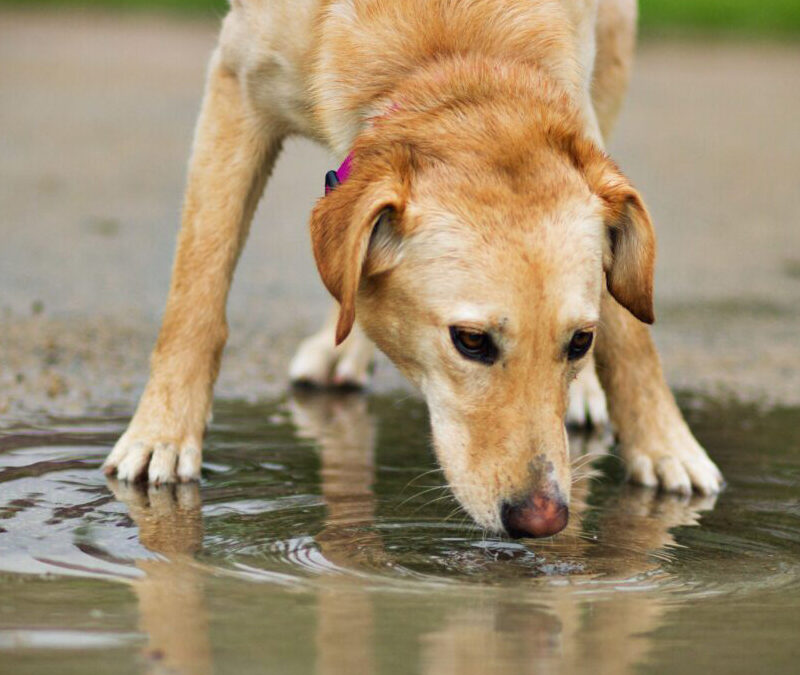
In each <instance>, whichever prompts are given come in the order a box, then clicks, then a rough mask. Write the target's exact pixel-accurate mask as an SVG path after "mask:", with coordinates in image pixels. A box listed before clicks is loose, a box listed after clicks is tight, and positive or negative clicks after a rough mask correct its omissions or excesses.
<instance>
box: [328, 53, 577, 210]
mask: <svg viewBox="0 0 800 675" xmlns="http://www.w3.org/2000/svg"><path fill="white" fill-rule="evenodd" d="M443 119H446V120H447V128H449V129H450V130H452V132H453V133H451V134H450V148H449V149H448V148H442V147H441V146H439V147H438V148H437V147H435V146H437V145H439V144H438V143H437V141H436V140H432V138H431V136H430V135H428V136H426V132H425V131H424V129H425V128H426V127H428V126H430V125H435V124H437V123H440V122H441V121H442V120H443ZM520 128H524V129H526V133H534V132H535V130H536V129H537V128H538V129H540V130H541V133H543V134H548V133H556V134H561V135H564V134H575V135H580V136H584V137H588V138H592V133H590V132H587V129H590V126H589V125H588V124H586V121H585V119H584V118H583V116H582V114H581V110H580V108H579V107H578V106H577V105H576V102H575V101H574V98H573V97H572V96H571V95H570V94H569V92H568V91H567V90H565V89H564V87H562V86H561V84H560V83H559V82H556V81H555V80H554V79H553V78H552V77H550V76H549V74H548V73H547V72H545V71H544V70H543V69H541V68H538V67H536V66H533V65H531V64H521V63H515V62H509V61H505V60H499V59H485V58H481V57H478V56H452V57H450V58H447V59H440V60H437V61H435V62H430V63H427V64H425V65H423V66H421V67H420V68H418V69H417V70H416V71H415V72H413V73H411V74H410V75H409V76H408V77H407V78H406V79H405V80H403V81H402V82H400V83H398V86H397V87H396V88H395V89H394V90H393V91H392V92H390V93H389V94H388V95H386V96H384V97H381V98H380V99H379V100H378V101H377V102H374V103H372V104H371V105H369V106H366V108H365V110H364V111H363V113H362V115H361V119H360V121H359V124H358V126H357V129H356V130H355V131H354V132H353V133H354V139H353V141H352V142H351V143H350V144H349V145H348V146H347V150H346V153H343V156H344V161H343V162H342V164H341V166H340V167H339V169H337V170H336V171H329V172H328V174H327V175H326V194H328V193H329V192H330V191H331V190H332V189H335V188H336V187H337V186H338V185H339V184H340V183H342V182H344V181H346V180H347V178H348V177H349V175H350V171H351V168H352V164H353V163H354V162H358V157H359V154H360V153H363V152H369V151H370V150H369V148H370V146H371V145H372V144H386V143H389V142H392V143H400V144H405V145H406V146H408V147H409V148H413V149H416V150H418V151H419V154H423V155H427V156H428V157H435V158H436V159H437V160H441V161H444V162H447V159H446V156H447V154H449V151H450V150H453V151H456V150H457V149H458V148H457V147H456V146H463V147H464V148H467V147H471V148H473V150H474V151H475V154H477V155H481V154H491V151H490V148H489V146H493V145H496V144H500V145H503V144H508V143H509V138H508V137H511V136H513V135H515V134H518V130H519V129H520ZM481 148H483V149H484V150H486V153H483V152H481ZM476 167H477V164H476Z"/></svg>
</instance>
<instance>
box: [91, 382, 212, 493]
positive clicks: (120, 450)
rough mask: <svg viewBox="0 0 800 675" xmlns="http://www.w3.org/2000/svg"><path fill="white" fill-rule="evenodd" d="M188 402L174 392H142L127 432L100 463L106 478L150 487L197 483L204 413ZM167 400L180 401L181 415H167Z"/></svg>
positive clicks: (188, 398)
mask: <svg viewBox="0 0 800 675" xmlns="http://www.w3.org/2000/svg"><path fill="white" fill-rule="evenodd" d="M148 386H150V385H148ZM192 400H193V397H192V396H189V395H185V396H181V395H179V393H178V392H176V391H170V392H166V391H161V390H156V389H155V388H152V389H149V390H145V394H144V395H143V396H142V400H141V402H140V403H139V407H138V409H137V411H136V414H135V415H134V416H133V419H132V420H131V423H130V425H129V426H128V430H127V431H126V432H125V433H124V434H122V436H121V437H120V439H119V440H118V441H117V443H116V445H114V448H113V450H111V452H110V453H109V455H108V457H107V458H106V461H105V462H104V463H103V471H104V472H105V473H106V475H109V476H112V475H116V476H117V479H119V480H120V481H127V482H137V481H147V482H149V483H152V484H154V485H159V484H161V483H177V482H187V481H193V480H198V479H199V478H200V464H201V461H202V439H203V431H204V430H205V423H206V417H207V413H206V410H205V408H204V407H202V406H200V407H197V406H192V405H190V404H189V401H192ZM168 401H173V402H175V401H182V402H183V405H181V406H178V409H179V410H181V411H182V414H181V415H176V414H173V413H171V411H170V407H169V406H168V405H167V402H168ZM200 408H202V410H201V409H200Z"/></svg>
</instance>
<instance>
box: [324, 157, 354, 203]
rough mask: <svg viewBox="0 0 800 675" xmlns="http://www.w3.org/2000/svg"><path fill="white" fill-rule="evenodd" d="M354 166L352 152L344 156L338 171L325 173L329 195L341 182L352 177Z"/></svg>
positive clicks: (326, 191)
mask: <svg viewBox="0 0 800 675" xmlns="http://www.w3.org/2000/svg"><path fill="white" fill-rule="evenodd" d="M352 168H353V153H352V152H351V153H350V154H349V155H347V157H345V158H344V161H343V162H342V165H341V166H340V167H339V168H338V169H336V171H328V173H326V174H325V194H326V195H329V194H330V193H331V191H332V190H333V189H334V188H335V187H337V186H338V185H339V184H340V183H344V182H345V181H346V180H347V179H348V178H350V172H351V171H352Z"/></svg>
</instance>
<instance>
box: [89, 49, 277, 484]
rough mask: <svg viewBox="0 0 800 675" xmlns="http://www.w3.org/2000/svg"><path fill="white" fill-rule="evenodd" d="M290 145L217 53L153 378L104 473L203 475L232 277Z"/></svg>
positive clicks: (170, 477) (167, 477)
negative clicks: (275, 167) (279, 158)
mask: <svg viewBox="0 0 800 675" xmlns="http://www.w3.org/2000/svg"><path fill="white" fill-rule="evenodd" d="M282 138H283V133H282V129H281V126H280V125H279V124H277V123H275V122H273V121H271V120H269V119H265V118H264V116H263V115H259V114H257V113H256V112H255V111H254V110H252V108H251V107H250V106H249V105H248V102H247V100H246V97H245V95H244V92H243V89H242V85H241V82H240V81H239V78H238V77H237V76H236V74H235V73H233V72H231V71H230V70H229V69H227V68H226V67H225V66H224V65H223V64H222V63H221V62H220V59H219V56H218V54H217V55H215V56H214V57H213V59H212V62H211V66H210V70H209V76H208V82H207V85H206V93H205V97H204V100H203V106H202V109H201V112H200V118H199V120H198V125H197V131H196V135H195V142H194V150H193V154H192V160H191V164H190V167H189V176H188V186H187V190H186V196H185V200H184V209H183V218H182V225H181V231H180V235H179V237H178V249H177V253H176V257H175V263H174V268H173V272H172V283H171V286H170V291H169V297H168V299H167V307H166V310H165V313H164V319H163V323H162V326H161V332H160V333H159V336H158V341H157V343H156V347H155V350H154V351H153V355H152V357H151V362H150V380H149V381H148V383H147V386H146V387H145V390H144V393H143V394H142V398H141V401H140V402H139V407H138V409H137V410H136V414H135V415H134V417H133V420H132V421H131V423H130V426H129V427H128V430H127V431H126V432H125V434H124V435H123V436H122V437H121V438H120V439H119V441H118V442H117V444H116V446H115V447H114V449H113V450H112V452H111V454H110V455H109V456H108V459H107V460H106V462H105V465H104V469H105V471H106V472H107V473H109V474H110V473H113V472H115V471H116V473H117V476H118V477H119V478H120V479H121V480H137V479H140V478H144V477H148V478H149V480H150V481H151V482H153V483H163V482H171V481H175V480H194V479H197V478H199V476H200V460H201V448H202V438H203V432H204V430H205V425H206V422H207V419H208V417H209V414H210V409H211V395H212V388H213V385H214V381H215V380H216V377H217V372H218V370H219V362H220V357H221V354H222V350H223V347H224V345H225V340H226V337H227V325H226V320H225V304H226V301H227V297H228V290H229V288H230V282H231V276H232V274H233V270H234V267H235V265H236V261H237V259H238V257H239V253H240V251H241V248H242V245H243V243H244V240H245V238H246V236H247V231H248V228H249V224H250V221H251V219H252V217H253V212H254V211H255V208H256V205H257V203H258V200H259V198H260V196H261V193H262V192H263V189H264V183H265V181H266V178H267V175H268V174H269V171H270V170H271V168H272V165H273V163H274V160H275V158H276V157H277V154H278V151H279V149H280V145H281V140H282ZM148 467H149V468H148Z"/></svg>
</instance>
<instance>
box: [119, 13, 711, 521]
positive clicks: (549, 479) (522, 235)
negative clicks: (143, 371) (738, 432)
mask: <svg viewBox="0 0 800 675" xmlns="http://www.w3.org/2000/svg"><path fill="white" fill-rule="evenodd" d="M635 20H636V4H635V0H232V7H231V11H230V13H229V14H228V16H227V17H226V19H225V22H224V25H223V28H222V33H221V36H220V40H219V46H218V48H217V50H216V51H215V52H214V55H213V57H212V60H211V64H210V68H209V75H208V83H207V88H206V93H205V99H204V102H203V107H202V111H201V113H200V119H199V122H198V126H197V134H196V138H195V143H194V151H193V155H192V161H191V166H190V169H189V177H188V187H187V191H186V197H185V205H184V212H183V224H182V228H181V233H180V238H179V243H178V251H177V255H176V260H175V267H174V271H173V277H172V285H171V288H170V292H169V298H168V301H167V308H166V312H165V315H164V321H163V326H162V328H161V333H160V335H159V338H158V342H157V345H156V348H155V350H154V352H153V356H152V363H151V375H150V380H149V382H148V384H147V387H146V388H145V391H144V393H143V395H142V399H141V402H140V403H139V407H138V409H137V411H136V414H135V415H134V417H133V420H132V421H131V424H130V426H129V428H128V430H127V431H126V432H125V434H124V435H123V436H122V438H120V440H119V441H118V443H117V444H116V446H115V447H114V449H113V451H112V452H111V454H110V455H109V457H108V459H107V460H106V463H105V469H106V471H107V472H109V473H114V472H116V474H117V476H118V477H119V478H120V479H122V480H128V481H133V480H137V479H143V478H146V479H149V480H150V481H151V482H154V483H162V482H169V481H176V480H184V481H186V480H195V479H197V478H198V477H199V475H200V463H201V447H202V440H203V432H204V429H205V425H206V422H207V420H208V417H209V414H210V409H211V400H212V387H213V384H214V381H215V379H216V376H217V372H218V369H219V363H220V356H221V354H222V350H223V347H224V345H225V339H226V336H227V326H226V321H225V303H226V298H227V295H228V289H229V286H230V281H231V275H232V273H233V270H234V266H235V265H236V261H237V258H238V256H239V253H240V251H241V249H242V246H243V244H244V241H245V238H246V235H247V230H248V227H249V224H250V221H251V218H252V216H253V212H254V210H255V208H256V204H257V202H258V200H259V198H260V196H261V193H262V191H263V188H264V184H265V182H266V180H267V177H268V176H269V173H270V170H271V169H272V166H273V164H274V162H275V158H276V157H277V155H278V152H279V150H280V148H281V142H282V140H283V139H284V138H285V137H286V136H287V135H289V134H303V135H305V136H308V137H310V138H312V139H315V140H317V141H319V142H321V143H323V144H325V145H326V146H327V147H328V148H330V149H331V150H332V151H333V152H335V153H337V154H338V155H339V156H341V157H342V158H345V161H344V163H343V165H342V167H341V168H340V170H339V171H338V172H332V173H330V174H329V175H328V178H327V183H328V189H329V194H328V195H327V196H325V197H323V198H321V199H320V200H319V202H318V204H317V206H316V208H315V209H314V212H313V214H312V217H311V234H312V242H313V248H314V255H315V257H316V261H317V265H318V267H319V272H320V275H321V276H322V280H323V282H324V283H325V286H326V287H327V288H328V289H329V290H330V292H331V294H332V295H333V296H334V297H335V298H336V300H337V302H338V306H337V312H336V313H335V316H334V317H333V318H332V320H331V321H330V322H329V324H328V325H326V326H325V327H324V328H323V330H322V331H321V332H320V333H319V334H318V335H316V336H314V337H312V338H310V339H309V340H307V341H306V342H305V343H304V344H303V345H301V348H300V350H299V351H298V354H297V355H296V357H295V359H294V360H293V362H292V364H291V366H290V375H291V376H292V378H293V379H295V380H301V381H302V380H306V381H311V382H317V383H322V384H324V383H347V382H351V383H352V382H355V383H363V381H364V379H365V377H366V373H367V367H368V365H369V361H370V359H371V354H372V346H371V342H370V341H374V342H375V343H376V344H377V345H378V346H379V347H380V348H381V349H382V350H383V351H384V352H385V353H386V354H387V355H388V356H389V357H390V358H391V359H392V360H393V361H394V363H395V364H396V365H397V367H398V368H399V369H400V370H401V371H402V372H403V373H405V374H406V375H407V376H408V377H409V379H410V380H411V381H412V382H414V383H415V384H416V385H418V386H419V388H420V389H421V391H422V392H423V394H424V395H425V398H426V400H427V403H428V406H429V409H430V417H431V424H432V428H433V439H434V445H435V449H436V454H437V456H438V459H439V461H440V463H441V465H442V467H443V468H444V471H445V474H446V476H447V479H448V481H449V483H450V486H451V488H452V490H453V492H454V493H455V495H456V497H457V498H458V499H459V501H460V502H461V504H462V505H463V506H464V508H465V509H466V510H467V511H468V512H469V514H470V515H471V516H472V517H473V518H474V520H475V521H476V522H477V523H478V524H479V525H480V526H482V527H484V528H487V529H488V530H492V531H496V532H503V531H504V532H506V533H508V534H509V535H511V536H533V537H539V536H548V535H552V534H554V533H556V532H558V531H560V530H561V529H563V528H564V526H565V525H566V523H567V518H568V504H569V492H570V465H569V461H568V453H567V438H566V432H565V425H564V421H565V416H566V414H567V409H568V405H569V404H568V388H569V385H570V382H572V381H573V380H575V379H576V378H578V383H579V384H580V385H581V386H580V387H579V391H578V392H577V393H578V396H577V403H573V405H572V408H573V410H577V414H578V415H580V414H583V410H585V409H586V408H587V407H588V408H589V410H591V411H592V413H593V414H594V416H595V417H600V418H602V416H603V414H604V410H603V402H602V396H601V394H600V392H599V388H598V387H596V386H594V382H595V380H594V377H595V376H594V365H593V364H591V363H590V359H591V357H592V355H594V357H595V358H596V360H597V366H598V369H597V372H598V374H599V376H600V381H601V382H602V385H603V388H604V390H605V393H606V395H607V397H608V404H609V406H608V409H609V413H610V417H611V421H612V422H613V423H614V425H615V427H616V430H617V433H618V436H619V440H620V447H621V452H622V455H623V458H624V459H625V460H626V463H627V466H628V469H629V473H630V477H631V479H632V480H634V481H636V482H638V483H641V484H644V485H650V486H658V485H660V486H661V487H662V488H663V489H665V490H669V491H676V492H684V493H689V492H691V491H692V489H693V488H694V489H695V490H697V491H699V492H701V493H704V494H710V493H714V492H717V491H718V490H719V489H720V486H721V484H722V478H721V475H720V472H719V470H718V469H717V467H716V466H715V465H714V463H713V462H712V461H711V460H710V459H709V458H708V456H707V455H706V453H705V451H704V450H703V449H702V448H701V447H700V445H699V444H698V443H697V441H696V440H695V439H694V437H693V436H692V434H691V432H690V431H689V429H688V427H687V425H686V423H685V422H684V421H683V419H682V417H681V414H680V412H679V410H678V408H677V406H676V405H675V401H674V399H673V397H672V394H671V393H670V391H669V389H668V388H667V386H666V384H665V381H664V377H663V375H662V372H661V366H660V364H659V359H658V356H657V354H656V351H655V349H654V347H653V343H652V341H651V338H650V335H649V332H648V329H647V327H646V325H645V324H648V323H651V322H652V321H653V263H654V256H655V241H654V235H653V229H652V226H651V223H650V218H649V216H648V213H647V209H646V208H645V205H644V203H643V201H642V198H641V196H640V195H639V193H638V192H637V191H636V190H635V189H634V188H633V187H632V185H631V184H630V182H629V181H628V179H627V178H626V177H625V176H624V175H623V174H622V172H621V171H620V169H619V168H618V167H617V166H616V165H615V164H614V162H613V161H612V160H611V159H610V158H609V157H608V156H607V155H606V153H605V151H604V149H603V138H604V136H605V135H607V134H608V132H609V130H610V127H611V125H612V123H613V121H614V119H615V117H616V112H617V110H618V107H619V104H620V100H621V98H622V95H623V93H624V89H625V87H626V83H627V77H628V72H629V66H630V62H631V55H632V50H633V41H634V33H635ZM356 319H357V320H358V324H356V323H355V322H356ZM359 324H360V328H359ZM362 329H363V333H362V332H361V331H362ZM367 336H368V337H367ZM587 364H588V365H587ZM581 369H583V370H584V374H582V375H580V376H579V373H580V372H581ZM598 397H599V398H598Z"/></svg>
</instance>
